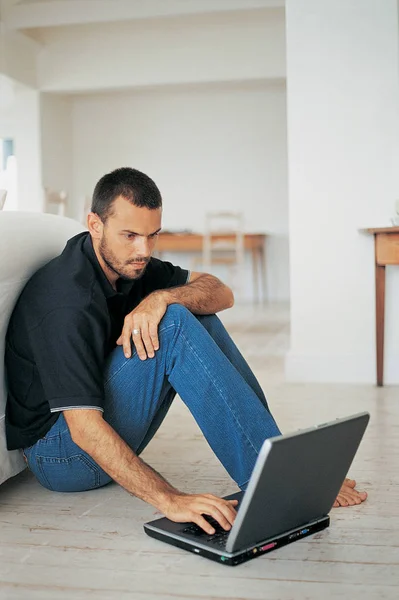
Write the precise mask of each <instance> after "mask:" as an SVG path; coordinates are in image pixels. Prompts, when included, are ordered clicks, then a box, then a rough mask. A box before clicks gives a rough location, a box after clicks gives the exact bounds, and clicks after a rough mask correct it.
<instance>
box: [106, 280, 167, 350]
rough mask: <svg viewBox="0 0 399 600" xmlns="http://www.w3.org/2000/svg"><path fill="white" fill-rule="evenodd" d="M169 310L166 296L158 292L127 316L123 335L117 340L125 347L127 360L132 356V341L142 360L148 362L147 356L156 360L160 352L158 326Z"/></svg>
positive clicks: (148, 297) (119, 344)
mask: <svg viewBox="0 0 399 600" xmlns="http://www.w3.org/2000/svg"><path fill="white" fill-rule="evenodd" d="M167 308H168V303H167V301H166V295H165V294H163V293H162V291H159V292H158V291H157V292H153V293H152V294H150V295H149V296H147V298H144V300H143V301H142V302H140V304H139V305H138V306H137V307H136V308H135V309H134V310H132V312H131V313H129V314H128V315H126V317H125V322H124V325H123V329H122V333H121V335H120V336H119V338H118V339H117V340H116V343H117V344H118V346H123V351H124V353H125V356H126V358H130V356H131V354H132V350H131V340H132V339H133V343H134V345H135V347H136V350H137V354H138V357H139V358H140V359H141V360H146V358H147V356H149V358H154V356H155V352H156V350H159V339H158V325H159V323H160V321H161V319H162V317H163V316H164V314H165V312H166V309H167ZM136 332H137V333H136Z"/></svg>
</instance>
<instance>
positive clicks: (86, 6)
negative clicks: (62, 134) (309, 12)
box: [0, 0, 285, 30]
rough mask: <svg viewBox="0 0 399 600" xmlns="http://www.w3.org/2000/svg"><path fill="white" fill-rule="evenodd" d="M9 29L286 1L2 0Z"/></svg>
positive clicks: (265, 5) (276, 4)
mask: <svg viewBox="0 0 399 600" xmlns="http://www.w3.org/2000/svg"><path fill="white" fill-rule="evenodd" d="M0 2H1V3H2V5H3V6H4V21H5V23H6V25H7V27H8V28H9V29H17V30H18V29H19V30H21V29H22V30H23V29H25V30H27V29H36V28H47V27H59V26H62V25H64V26H69V25H80V24H88V23H106V22H118V21H126V20H137V19H153V18H157V19H158V18H166V17H174V16H179V15H180V16H184V15H200V14H212V13H227V12H231V11H251V10H259V9H265V8H281V7H284V5H285V0H0Z"/></svg>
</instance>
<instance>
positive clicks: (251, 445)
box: [180, 331, 259, 456]
mask: <svg viewBox="0 0 399 600" xmlns="http://www.w3.org/2000/svg"><path fill="white" fill-rule="evenodd" d="M180 335H181V336H182V337H183V338H184V340H185V342H186V344H187V346H188V347H189V348H190V349H191V351H192V352H193V353H194V354H195V356H196V358H197V360H199V362H200V363H201V365H202V367H203V369H204V371H205V372H206V373H207V374H208V377H209V379H210V381H211V382H212V383H213V385H214V386H215V388H216V389H217V390H218V392H219V395H220V396H222V398H223V399H224V402H225V404H226V406H227V407H228V409H229V411H230V413H231V414H232V416H233V419H234V421H235V422H236V423H237V425H238V427H239V429H240V430H241V432H242V433H243V437H244V439H246V440H247V442H248V444H249V445H250V447H251V448H252V450H254V452H255V455H256V456H258V454H259V453H258V452H257V451H256V448H255V446H254V445H253V444H252V442H251V440H250V439H249V437H248V436H247V434H246V433H245V431H244V430H243V428H242V426H241V423H240V421H239V420H238V418H237V416H236V413H235V412H234V411H233V410H232V408H231V406H230V404H229V402H228V399H227V398H226V397H225V395H224V394H223V392H222V390H221V389H220V388H219V386H218V385H217V384H216V382H215V380H214V379H213V378H212V376H211V374H210V372H209V371H208V369H207V367H206V365H205V364H204V363H203V361H202V359H201V357H200V356H199V355H198V354H197V352H196V351H195V348H194V347H193V346H192V345H191V344H190V342H189V341H188V339H187V338H186V336H185V335H184V332H183V331H181V332H180Z"/></svg>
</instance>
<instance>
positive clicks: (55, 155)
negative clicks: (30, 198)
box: [40, 94, 72, 195]
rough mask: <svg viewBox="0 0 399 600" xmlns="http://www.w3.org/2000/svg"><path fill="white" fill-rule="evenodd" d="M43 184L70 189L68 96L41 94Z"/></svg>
mask: <svg viewBox="0 0 399 600" xmlns="http://www.w3.org/2000/svg"><path fill="white" fill-rule="evenodd" d="M40 103H41V156H42V181H43V187H46V188H50V189H52V190H56V191H61V190H65V191H67V192H68V194H69V195H70V194H71V192H72V102H71V99H70V98H69V97H68V96H59V95H57V94H41V98H40Z"/></svg>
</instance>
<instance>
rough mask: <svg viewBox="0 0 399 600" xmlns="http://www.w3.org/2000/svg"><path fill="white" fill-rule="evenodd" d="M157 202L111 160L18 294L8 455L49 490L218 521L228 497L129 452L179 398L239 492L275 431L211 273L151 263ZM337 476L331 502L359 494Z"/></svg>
mask: <svg viewBox="0 0 399 600" xmlns="http://www.w3.org/2000/svg"><path fill="white" fill-rule="evenodd" d="M161 213H162V199H161V195H160V192H159V190H158V188H157V186H156V185H155V183H154V182H153V181H152V180H151V179H150V178H149V177H147V176H146V175H144V174H143V173H141V172H140V171H137V170H135V169H130V168H122V169H117V170H116V171H113V172H112V173H109V174H107V175H105V176H104V177H102V179H100V181H99V182H98V183H97V185H96V187H95V190H94V195H93V203H92V212H91V213H90V214H89V216H88V229H89V232H88V233H87V232H85V233H82V234H79V235H77V236H75V237H73V238H72V239H71V240H69V242H68V244H67V246H66V248H65V250H64V251H63V253H62V254H61V255H60V256H59V257H57V258H55V259H54V260H52V261H51V262H50V263H48V264H47V265H46V266H44V267H43V268H42V269H40V270H39V271H38V272H37V273H36V274H35V275H34V276H33V277H32V278H31V280H30V281H29V282H28V284H27V286H26V287H25V289H24V290H23V292H22V294H21V296H20V298H19V300H18V302H17V305H16V307H15V309H14V312H13V315H12V317H11V320H10V325H9V329H8V333H7V340H6V367H7V376H8V387H9V396H8V401H7V410H6V431H7V443H8V448H9V449H10V450H12V449H15V448H23V449H24V456H25V458H26V461H27V463H28V465H29V467H30V469H31V470H32V471H33V473H34V474H35V476H36V477H37V479H38V480H39V482H40V483H41V484H42V485H43V486H45V487H47V488H48V489H50V490H55V491H83V490H88V489H93V488H97V487H101V486H103V485H105V484H107V483H109V482H110V481H111V480H114V481H116V482H118V483H119V484H120V485H121V486H123V487H124V488H125V489H126V490H127V491H129V492H130V493H132V494H134V495H135V496H137V497H139V498H141V499H143V500H145V501H146V502H149V503H150V504H152V505H153V506H155V507H156V508H157V509H159V510H160V511H161V512H162V513H163V514H165V515H166V516H167V517H169V518H170V519H172V520H173V521H177V522H186V521H193V522H195V523H197V524H198V525H199V526H200V527H202V528H203V529H204V530H205V531H207V532H209V533H213V531H214V530H213V528H212V526H211V525H209V523H208V522H207V520H206V519H205V518H204V515H210V516H212V517H214V518H215V519H216V520H217V521H218V522H219V523H220V525H221V526H222V527H223V528H225V529H226V530H228V529H230V527H231V525H232V523H233V522H234V518H235V514H236V511H235V505H236V501H225V500H223V499H221V498H218V497H216V496H213V495H211V494H195V495H192V494H186V493H182V492H181V491H179V490H177V489H176V488H175V487H173V486H172V485H171V484H169V483H168V482H167V481H166V480H165V479H164V478H163V477H162V476H161V475H160V474H159V473H157V472H156V471H154V470H153V469H152V468H151V467H150V466H149V465H147V464H146V463H145V462H144V461H143V460H142V459H141V458H139V455H140V454H141V452H142V451H143V449H144V448H145V447H146V445H147V444H148V442H149V441H150V440H151V438H152V437H153V435H154V434H155V432H156V431H157V429H158V427H159V426H160V424H161V422H162V420H163V418H164V417H165V415H166V413H167V411H168V409H169V407H170V405H171V402H172V400H173V397H174V396H175V394H176V392H177V393H178V394H179V395H180V396H181V398H182V399H183V401H184V402H185V403H186V404H187V406H188V407H189V409H190V411H191V412H192V414H193V416H194V418H195V419H196V421H197V423H198V424H199V426H200V427H201V429H202V431H203V433H204V435H205V437H206V439H207V441H208V443H209V444H210V446H211V447H212V449H213V451H214V452H215V454H216V455H217V456H218V458H219V459H220V461H221V462H222V464H223V465H224V467H225V468H226V470H227V471H228V472H229V474H230V475H231V477H232V478H233V479H234V480H235V481H236V482H237V484H238V486H239V487H240V488H241V489H245V488H246V486H247V483H248V480H249V477H250V475H251V472H252V469H253V466H254V464H255V461H256V458H257V455H258V453H259V450H260V447H261V445H262V443H263V441H264V439H265V438H267V437H270V436H274V435H279V433H280V431H279V429H278V427H277V425H276V423H275V421H274V419H273V417H272V415H271V414H270V411H269V408H268V405H267V402H266V398H265V396H264V394H263V392H262V390H261V388H260V386H259V384H258V382H257V380H256V378H255V376H254V375H253V373H252V372H251V370H250V368H249V366H248V365H247V363H246V362H245V360H244V359H243V357H242V356H241V354H240V353H239V351H238V349H237V348H236V346H235V345H234V343H233V342H232V340H231V339H230V337H229V335H228V334H227V332H226V330H225V329H224V327H223V326H222V324H221V322H220V321H219V319H218V318H217V317H216V316H215V315H214V313H216V312H218V311H221V310H223V309H226V308H229V307H231V306H232V305H233V294H232V292H231V290H230V289H229V288H228V287H226V286H225V285H224V284H223V283H221V282H220V281H219V280H218V279H217V278H216V277H213V276H212V275H208V274H204V273H191V274H189V273H188V271H186V270H184V269H181V268H180V267H175V266H173V265H172V264H170V263H167V262H163V261H160V260H157V259H154V258H151V254H152V252H153V250H154V246H155V243H156V239H157V236H158V234H159V232H160V230H161ZM354 485H355V482H353V481H349V480H346V482H345V484H344V486H343V488H342V490H341V493H340V495H339V496H338V499H337V504H341V505H348V504H355V503H357V504H358V503H360V502H361V501H362V500H364V499H365V497H366V495H365V494H360V493H358V492H357V491H356V490H354V489H353V488H354Z"/></svg>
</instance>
